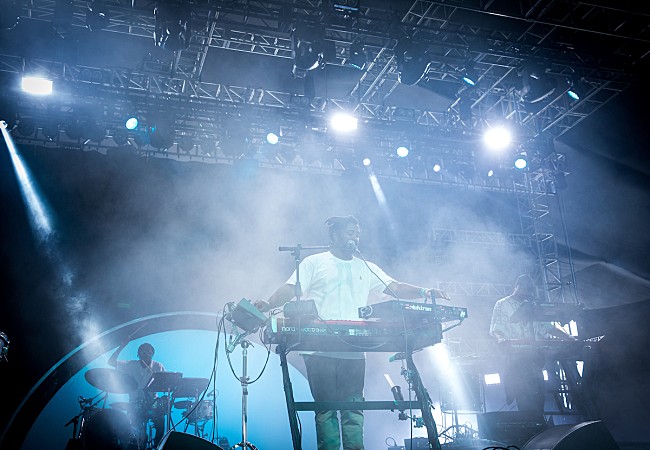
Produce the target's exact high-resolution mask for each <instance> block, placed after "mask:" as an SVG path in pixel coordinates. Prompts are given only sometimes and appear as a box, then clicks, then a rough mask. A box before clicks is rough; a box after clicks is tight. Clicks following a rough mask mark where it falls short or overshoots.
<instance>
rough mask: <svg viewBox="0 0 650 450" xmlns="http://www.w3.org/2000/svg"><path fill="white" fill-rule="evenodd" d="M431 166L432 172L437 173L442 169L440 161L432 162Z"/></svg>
mask: <svg viewBox="0 0 650 450" xmlns="http://www.w3.org/2000/svg"><path fill="white" fill-rule="evenodd" d="M431 168H432V169H433V171H434V173H438V172H440V171H441V170H442V163H440V162H434V163H433V165H432V166H431Z"/></svg>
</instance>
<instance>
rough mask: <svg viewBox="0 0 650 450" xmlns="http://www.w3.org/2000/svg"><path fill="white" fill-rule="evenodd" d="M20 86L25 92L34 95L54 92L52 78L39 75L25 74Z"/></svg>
mask: <svg viewBox="0 0 650 450" xmlns="http://www.w3.org/2000/svg"><path fill="white" fill-rule="evenodd" d="M20 87H21V89H22V90H23V92H27V93H28V94H32V95H50V94H51V93H52V80H48V79H47V78H43V77H39V76H24V77H23V78H22V80H21V83H20Z"/></svg>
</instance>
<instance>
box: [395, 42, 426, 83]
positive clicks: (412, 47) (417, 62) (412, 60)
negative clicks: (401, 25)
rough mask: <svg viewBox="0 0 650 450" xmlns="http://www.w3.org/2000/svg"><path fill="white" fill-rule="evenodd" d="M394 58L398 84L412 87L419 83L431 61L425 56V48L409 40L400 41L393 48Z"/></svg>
mask: <svg viewBox="0 0 650 450" xmlns="http://www.w3.org/2000/svg"><path fill="white" fill-rule="evenodd" d="M395 58H396V59H397V70H398V79H399V82H400V83H402V84H405V85H407V86H413V85H414V84H417V82H418V81H420V80H421V79H422V78H423V77H424V75H425V74H426V73H427V71H428V70H429V65H430V64H431V60H430V58H429V56H428V55H427V54H426V46H424V45H423V44H419V43H415V42H413V41H411V39H408V38H407V39H402V40H400V41H399V42H398V43H397V45H396V46H395Z"/></svg>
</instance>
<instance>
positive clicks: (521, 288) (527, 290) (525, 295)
mask: <svg viewBox="0 0 650 450" xmlns="http://www.w3.org/2000/svg"><path fill="white" fill-rule="evenodd" d="M517 295H518V296H519V298H521V299H532V298H533V297H534V296H535V285H534V284H533V280H531V279H529V278H523V279H522V280H520V282H519V284H518V285H517Z"/></svg>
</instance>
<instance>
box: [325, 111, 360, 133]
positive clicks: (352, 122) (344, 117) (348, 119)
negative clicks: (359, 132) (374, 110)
mask: <svg viewBox="0 0 650 450" xmlns="http://www.w3.org/2000/svg"><path fill="white" fill-rule="evenodd" d="M358 122H359V121H358V120H357V118H356V117H354V116H351V115H349V114H345V113H337V114H335V115H333V116H332V119H331V120H330V124H331V125H332V127H333V128H334V129H335V130H336V131H344V132H347V131H354V130H356V129H357V125H358Z"/></svg>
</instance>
